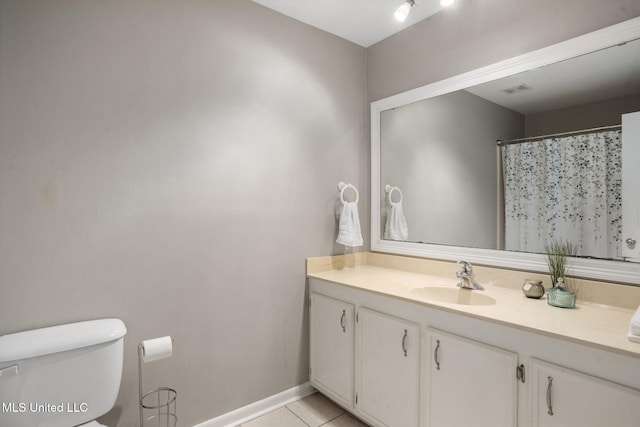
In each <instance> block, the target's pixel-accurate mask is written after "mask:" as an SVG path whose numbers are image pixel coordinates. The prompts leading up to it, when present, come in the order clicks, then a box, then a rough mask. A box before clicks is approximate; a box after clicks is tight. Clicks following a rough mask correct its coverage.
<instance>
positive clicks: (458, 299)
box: [411, 287, 496, 305]
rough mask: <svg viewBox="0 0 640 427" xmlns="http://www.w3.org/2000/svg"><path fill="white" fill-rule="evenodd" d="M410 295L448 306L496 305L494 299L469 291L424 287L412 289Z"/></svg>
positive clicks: (478, 292) (480, 292)
mask: <svg viewBox="0 0 640 427" xmlns="http://www.w3.org/2000/svg"><path fill="white" fill-rule="evenodd" d="M411 293H412V294H414V295H416V296H418V297H421V298H424V299H425V300H434V301H438V302H446V303H449V304H460V305H493V304H495V303H496V300H495V299H493V298H492V297H490V296H488V295H485V294H483V293H482V291H474V290H471V289H460V288H439V287H425V288H416V289H413V290H411Z"/></svg>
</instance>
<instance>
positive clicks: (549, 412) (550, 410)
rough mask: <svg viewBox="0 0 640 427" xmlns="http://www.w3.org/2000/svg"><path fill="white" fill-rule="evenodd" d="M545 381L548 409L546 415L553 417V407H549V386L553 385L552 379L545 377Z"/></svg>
mask: <svg viewBox="0 0 640 427" xmlns="http://www.w3.org/2000/svg"><path fill="white" fill-rule="evenodd" d="M547 380H548V381H549V383H548V384H547V408H549V410H548V411H547V414H549V415H553V407H552V406H551V385H552V383H553V377H547Z"/></svg>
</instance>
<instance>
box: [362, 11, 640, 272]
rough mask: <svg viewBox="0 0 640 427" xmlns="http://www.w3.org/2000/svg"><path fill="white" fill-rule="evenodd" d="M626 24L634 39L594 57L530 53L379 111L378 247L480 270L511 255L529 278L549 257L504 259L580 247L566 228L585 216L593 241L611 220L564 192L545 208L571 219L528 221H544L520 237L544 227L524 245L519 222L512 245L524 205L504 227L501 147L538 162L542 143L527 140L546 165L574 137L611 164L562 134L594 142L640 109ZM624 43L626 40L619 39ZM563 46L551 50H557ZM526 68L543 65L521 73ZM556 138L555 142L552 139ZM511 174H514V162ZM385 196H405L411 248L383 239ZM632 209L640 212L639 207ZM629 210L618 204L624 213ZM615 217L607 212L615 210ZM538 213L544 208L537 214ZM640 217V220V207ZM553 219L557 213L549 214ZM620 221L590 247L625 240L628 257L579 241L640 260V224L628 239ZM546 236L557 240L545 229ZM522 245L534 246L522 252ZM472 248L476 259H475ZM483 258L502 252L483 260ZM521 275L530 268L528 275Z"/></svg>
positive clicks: (637, 48)
mask: <svg viewBox="0 0 640 427" xmlns="http://www.w3.org/2000/svg"><path fill="white" fill-rule="evenodd" d="M625 25H628V26H629V27H633V28H632V30H630V31H628V33H627V34H626V35H625V36H624V37H627V38H624V39H621V40H617V41H614V42H611V41H607V40H600V41H599V42H597V43H593V44H591V46H592V48H591V49H589V48H588V47H586V46H587V45H589V43H591V42H585V45H584V46H582V47H581V49H582V51H577V52H576V51H574V52H571V49H573V47H571V46H564V47H562V48H561V49H560V50H561V51H562V53H561V54H558V55H556V56H557V59H556V60H555V61H554V60H549V61H548V62H546V63H545V60H544V59H540V58H543V57H544V54H543V53H544V52H536V53H533V54H531V58H534V59H527V55H524V56H523V57H521V58H516V59H514V60H512V61H511V63H509V61H505V63H504V64H497V65H496V66H494V67H493V68H492V67H486V68H485V69H482V70H476V71H475V72H471V73H467V75H462V76H457V77H454V78H451V79H447V80H446V81H443V82H438V83H435V84H433V85H428V86H426V87H423V88H418V89H416V90H415V91H409V92H407V93H404V94H400V95H396V96H395V97H390V98H386V99H384V100H380V101H377V102H375V103H373V104H372V150H373V151H372V152H373V154H374V155H373V156H372V157H373V158H374V159H373V164H372V170H373V172H372V177H373V182H372V189H373V190H372V191H373V194H372V203H374V204H373V205H372V218H374V219H375V223H374V224H372V233H376V234H377V235H372V249H374V250H383V251H385V252H397V253H406V254H410V255H425V256H434V255H435V257H439V258H445V259H446V258H449V259H455V257H456V256H458V257H459V256H461V255H464V254H467V257H469V256H472V257H473V256H475V257H477V258H478V259H479V260H483V261H481V262H484V263H486V264H494V265H498V264H501V263H503V262H502V261H500V259H503V260H505V262H504V263H503V264H509V263H510V262H512V261H513V260H514V259H515V258H513V257H512V258H511V259H510V258H509V257H510V256H511V255H506V254H512V255H513V256H516V257H517V258H518V259H519V260H525V264H528V268H532V269H534V270H541V271H542V270H543V268H542V267H543V263H542V262H541V260H540V258H539V257H538V258H535V257H529V258H527V257H526V254H522V255H525V257H524V258H523V257H522V256H521V255H517V254H516V253H513V252H502V251H501V250H502V249H505V247H506V249H508V250H510V251H518V252H527V251H528V252H533V253H541V252H543V251H544V244H545V243H546V241H548V240H549V236H553V237H557V238H560V239H563V238H565V239H569V240H575V239H576V238H577V237H576V236H578V234H580V233H578V234H576V233H575V232H569V231H567V232H564V231H559V230H561V229H562V227H561V226H560V225H559V224H560V222H562V221H564V220H565V219H566V217H569V216H571V217H572V218H573V217H579V218H580V221H581V222H582V223H583V228H585V229H588V232H587V233H585V234H593V233H592V231H593V230H595V229H596V228H600V225H593V224H595V223H596V222H597V220H599V217H600V216H601V213H600V212H599V211H597V209H595V210H594V209H591V212H590V210H589V209H584V211H583V210H580V211H579V212H578V211H577V210H576V209H575V206H574V205H572V204H571V203H567V204H566V203H565V201H564V200H562V197H563V194H568V192H567V191H564V190H563V191H558V192H556V193H554V194H551V195H547V196H546V197H547V200H543V199H540V200H542V202H541V203H547V204H548V203H549V201H550V200H551V201H554V203H556V204H557V206H558V207H561V209H560V208H559V209H560V210H562V209H564V211H565V212H568V214H567V215H565V217H563V218H562V221H560V222H557V223H551V222H549V221H551V220H549V218H546V217H544V215H540V213H539V212H540V211H537V212H536V213H531V214H530V213H527V212H525V213H523V214H522V216H527V215H534V216H536V217H537V218H539V219H540V220H539V221H538V224H537V225H535V226H531V224H525V225H522V224H523V223H518V227H522V228H526V227H530V228H531V227H533V231H531V230H529V231H530V232H528V234H526V235H523V236H522V237H521V236H517V239H516V238H514V236H515V235H516V234H518V233H519V232H520V231H521V230H520V229H519V228H517V227H516V232H514V227H513V224H510V225H509V227H511V228H510V229H509V230H510V231H507V233H506V234H507V237H505V223H513V218H509V212H511V213H513V202H514V195H513V194H511V195H509V194H508V195H507V201H508V203H510V204H509V206H508V209H507V215H506V216H507V218H506V219H505V205H504V200H505V193H504V188H505V185H504V184H505V182H504V170H503V161H504V160H505V159H504V158H503V155H504V153H503V151H505V149H504V148H498V144H497V143H496V142H497V140H503V141H505V140H508V141H509V142H513V143H514V145H515V144H517V145H519V144H520V143H522V145H521V146H520V147H518V149H519V150H520V149H523V150H524V149H525V148H526V150H528V152H527V153H528V154H527V155H531V153H530V152H531V150H530V149H529V148H528V145H527V144H529V145H531V144H532V142H531V141H529V140H527V141H520V140H519V139H521V138H525V137H527V138H528V137H533V138H532V140H533V141H535V144H538V143H539V144H543V145H544V146H545V148H544V149H542V150H541V152H542V153H543V156H549V152H551V151H553V150H556V151H558V150H560V151H562V150H565V149H564V148H558V147H561V145H558V144H564V142H563V141H562V142H558V141H557V140H560V139H562V138H564V139H568V140H569V141H570V144H574V145H575V144H582V146H583V151H584V152H586V153H587V154H588V155H590V156H591V157H592V158H595V157H598V156H599V155H600V154H597V153H595V150H594V148H593V147H591V146H588V145H585V143H583V142H580V141H582V140H583V139H585V138H586V137H582V136H580V137H577V136H575V135H574V134H573V133H571V135H569V136H564V135H556V134H558V133H567V132H573V131H582V132H577V134H579V135H587V134H589V133H591V132H588V131H587V130H591V129H593V128H599V127H603V126H608V125H620V124H621V117H622V115H623V114H627V113H632V112H635V111H640V40H638V37H640V19H634V20H631V21H628V22H627V23H625ZM614 27H616V26H614ZM618 27H620V25H619V26H618ZM607 30H608V29H605V30H601V31H600V33H606V31H607ZM614 32H615V31H614ZM596 33H598V32H596ZM594 34H595V33H594ZM583 37H587V38H588V36H583ZM616 37H622V36H620V35H619V34H618V35H616ZM601 38H603V39H606V37H601ZM606 43H610V44H608V45H607V44H606ZM565 44H567V45H570V44H571V43H566V42H565ZM561 45H562V44H561ZM574 45H575V43H574ZM557 46H558V45H557ZM554 48H555V47H550V48H548V49H551V51H553V49H554ZM578 50H580V49H578ZM543 51H544V50H543ZM556 53H557V52H556ZM563 55H564V57H563ZM523 58H524V59H523ZM536 58H537V59H536ZM524 63H528V64H529V66H531V64H534V65H532V66H531V67H530V69H527V68H524V69H526V71H522V70H523V66H522V64H524ZM500 74H502V75H500ZM492 76H497V77H500V78H495V77H493V78H492ZM475 83H481V84H475ZM639 118H640V117H639ZM607 132H614V133H617V134H618V138H619V134H620V131H619V130H616V129H614V130H612V131H609V130H607ZM622 133H623V134H624V131H623V132H622ZM547 135H555V136H552V137H549V138H547V137H546V136H547ZM592 139H593V138H592ZM596 139H597V138H596ZM601 139H602V140H603V141H604V140H605V139H607V141H609V140H610V139H611V138H610V137H609V136H607V138H601ZM513 140H516V141H513ZM578 140H580V141H578ZM538 141H541V142H538ZM549 141H550V142H549ZM574 141H578V142H574ZM629 141H631V140H630V139H629V138H627V144H628V143H629ZM605 143H606V142H602V144H605ZM638 144H640V135H638V139H637V141H635V145H638ZM610 145H611V146H614V145H615V144H610ZM621 145H622V144H619V146H621ZM509 147H511V145H509ZM562 147H563V146H562ZM512 151H517V150H512ZM539 151H540V150H539ZM562 153H563V154H561V156H564V157H565V158H567V157H570V158H572V159H577V157H576V155H575V153H573V152H572V151H562ZM634 153H635V154H634ZM620 156H621V154H620V148H618V152H617V161H610V163H611V164H613V165H614V169H615V167H617V171H615V173H605V174H604V175H605V176H606V177H607V180H609V181H615V180H616V179H617V181H615V182H616V183H614V184H612V185H614V186H616V185H617V186H618V191H619V190H620V189H619V187H620V181H621V180H622V175H623V172H621V168H620V167H619V166H620V163H621V162H620ZM629 156H638V150H635V151H634V150H631V151H629V150H628V151H627V157H629ZM614 158H615V156H614ZM509 159H511V158H509ZM538 160H540V159H538ZM639 160H640V157H636V158H635V160H634V161H633V162H631V163H629V165H628V168H633V169H636V170H637V169H638V166H637V165H638V164H639V163H638V161H639ZM508 162H509V161H507V163H508ZM519 162H520V163H517V164H516V166H515V170H518V169H522V168H525V167H527V163H526V162H524V163H522V161H519ZM544 162H547V163H549V164H550V165H552V166H549V169H550V170H551V172H553V168H554V167H555V168H556V169H558V165H561V166H560V167H559V169H562V170H560V171H557V172H562V171H564V170H566V171H567V174H569V171H568V169H567V168H566V167H565V166H562V165H564V163H558V162H557V161H554V162H552V161H551V160H549V159H546V158H545V159H544V161H542V160H541V161H538V163H536V162H533V163H531V162H529V167H533V168H535V169H536V174H542V173H543V171H542V170H541V169H542V168H541V167H540V164H542V163H544ZM574 162H575V161H574ZM581 162H582V163H581V166H580V167H579V168H578V169H579V170H582V171H585V170H589V169H594V170H595V169H597V168H600V167H601V164H600V163H594V162H591V163H589V162H588V161H587V162H586V163H585V162H584V161H582V160H581ZM616 162H617V163H616ZM532 164H533V166H531V165H532ZM602 164H604V163H602ZM616 164H617V166H616ZM593 165H598V166H597V167H596V166H593ZM508 167H510V168H512V169H510V170H511V171H513V161H512V159H511V163H508ZM508 173H509V172H508ZM556 175H557V174H556ZM509 176H510V175H509ZM612 176H613V177H614V178H611V177H612ZM508 179H510V178H508ZM585 179H587V180H588V181H589V186H590V187H594V188H600V187H599V186H601V185H604V183H602V182H597V185H594V184H593V183H594V182H596V181H598V180H600V178H594V177H592V176H588V177H586V178H585ZM533 181H534V180H533V179H528V178H526V179H522V181H521V184H519V185H522V186H523V190H524V191H522V192H521V193H516V198H517V197H518V196H517V195H518V194H520V195H521V196H522V198H525V197H529V196H526V194H529V193H528V192H529V190H528V189H527V188H525V187H526V186H528V185H530V184H532V182H533ZM570 185H573V186H576V185H578V186H580V185H582V184H573V183H572V184H570ZM639 185H640V182H639V180H638V174H637V172H633V173H629V174H628V176H627V184H626V190H627V192H628V191H629V190H630V189H631V191H634V192H638V186H639ZM556 186H557V185H556ZM632 186H633V188H632ZM385 187H397V188H398V189H400V190H401V191H402V194H403V200H402V208H403V213H404V216H405V218H406V223H407V224H408V236H407V239H406V242H399V241H395V242H391V241H389V240H388V239H385V237H384V236H385V235H386V236H388V235H389V233H388V230H386V229H387V228H388V227H389V221H387V215H388V214H389V213H390V212H391V210H390V206H391V205H392V204H393V203H394V202H397V200H394V196H393V194H391V196H390V194H389V193H387V192H386V191H385ZM567 188H568V187H567ZM565 190H566V189H565ZM544 191H547V192H549V191H548V190H544ZM544 191H543V192H544ZM598 191H600V190H598ZM376 192H377V194H376ZM574 193H575V192H574ZM618 194H619V193H618ZM598 197H599V195H598ZM609 197H611V198H615V197H618V198H619V197H620V196H619V195H618V196H615V195H614V196H609ZM540 200H539V201H538V203H540ZM605 203H606V201H605ZM624 203H626V202H625V201H624V200H623V201H622V204H624ZM632 203H636V204H637V201H635V202H633V201H632ZM531 204H535V203H533V202H532V203H531ZM565 204H566V205H567V206H565ZM620 205H621V203H620V201H619V200H618V203H617V207H618V209H620ZM610 207H611V206H610V205H607V208H610ZM539 208H540V207H539V206H538V207H537V208H536V209H539ZM596 211H597V212H596ZM636 211H637V212H640V207H637V209H636ZM562 215H563V214H562V213H560V216H562ZM553 216H558V215H557V214H553V215H548V217H553ZM614 216H615V215H614ZM616 218H617V219H615V218H614V219H610V218H607V219H605V220H603V221H601V222H602V223H604V222H607V221H608V222H610V223H615V222H616V221H617V222H618V224H617V227H618V231H616V230H615V227H612V229H614V230H613V231H612V233H614V235H613V236H609V235H607V233H608V232H605V233H604V234H603V235H592V236H590V237H587V238H589V239H592V240H594V239H595V240H598V239H605V240H606V239H609V240H611V241H614V244H615V245H617V249H615V248H614V250H610V249H607V250H595V249H592V248H591V246H593V245H591V244H590V243H589V244H586V243H585V244H584V245H582V244H580V243H579V242H578V246H580V247H581V248H582V247H584V249H581V252H580V255H582V256H585V257H597V258H609V259H623V258H624V259H633V258H634V257H636V258H637V257H638V256H639V254H638V252H637V251H636V252H633V250H634V249H636V248H631V250H632V252H631V253H629V252H628V251H627V253H626V254H623V249H628V248H626V246H628V245H626V244H625V240H627V238H632V237H633V240H635V239H637V237H638V236H637V234H640V224H638V223H637V222H638V221H635V223H633V224H631V226H630V227H628V228H629V230H628V233H627V232H624V233H623V232H621V231H620V229H621V227H622V225H621V222H620V215H619V214H618V215H617V217H616ZM547 222H549V224H552V225H551V226H549V227H546V225H545V224H543V223H547ZM614 225H615V224H614ZM374 227H375V228H374ZM545 228H549V230H544V229H545ZM631 228H634V229H633V230H631ZM616 232H617V233H618V234H617V235H616V234H615V233H616ZM627 234H629V237H628V236H627ZM535 236H537V238H536V237H535ZM580 236H581V237H579V238H583V237H582V235H581V234H580ZM594 236H595V237H594ZM603 236H604V237H603ZM634 236H635V237H634ZM518 239H519V240H520V241H526V242H525V243H522V244H521V242H520V241H518V242H517V243H514V241H516V240H518ZM627 241H629V240H627ZM415 243H420V244H421V245H416V244H415ZM434 245H438V246H434ZM505 245H506V246H505ZM464 248H473V249H471V252H469V251H466V252H465V250H464ZM483 249H489V250H492V251H484V252H483V251H482V250H483ZM440 254H442V256H440ZM453 254H460V255H453ZM487 260H488V261H487ZM496 260H498V261H496ZM496 263H497V264H496ZM616 265H619V263H612V265H611V266H610V267H611V268H613V269H616V268H617V267H616ZM520 268H526V267H525V266H523V265H521V266H520ZM607 268H609V267H607ZM634 268H635V267H632V270H633V269H634ZM607 274H608V273H605V276H606V275H607ZM584 275H587V276H589V275H591V274H590V273H585V274H584ZM596 275H597V274H596ZM619 280H621V281H628V280H626V279H619ZM636 281H637V279H636Z"/></svg>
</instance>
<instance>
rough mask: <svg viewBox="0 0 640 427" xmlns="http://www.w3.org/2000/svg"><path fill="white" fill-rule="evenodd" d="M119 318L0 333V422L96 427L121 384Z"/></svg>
mask: <svg viewBox="0 0 640 427" xmlns="http://www.w3.org/2000/svg"><path fill="white" fill-rule="evenodd" d="M126 333H127V328H126V327H125V326H124V323H122V321H121V320H119V319H102V320H90V321H86V322H78V323H70V324H67V325H60V326H53V327H50V328H43V329H34V330H31V331H26V332H19V333H15V334H8V335H3V336H0V426H3V427H72V426H84V427H97V426H100V425H101V424H99V423H98V422H97V421H95V419H96V418H98V417H99V416H101V415H104V414H106V413H107V412H109V411H110V410H111V408H113V405H114V404H115V402H116V397H117V396H118V391H119V389H120V379H121V377H122V359H123V349H124V346H123V344H124V335H125V334H126Z"/></svg>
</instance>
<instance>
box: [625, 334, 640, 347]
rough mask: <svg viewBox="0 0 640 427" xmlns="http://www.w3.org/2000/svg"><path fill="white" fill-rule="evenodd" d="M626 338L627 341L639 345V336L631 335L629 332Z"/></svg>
mask: <svg viewBox="0 0 640 427" xmlns="http://www.w3.org/2000/svg"><path fill="white" fill-rule="evenodd" d="M627 338H628V339H629V341H631V342H637V343H639V344H640V336H638V335H633V334H632V333H631V332H629V333H628V334H627Z"/></svg>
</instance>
